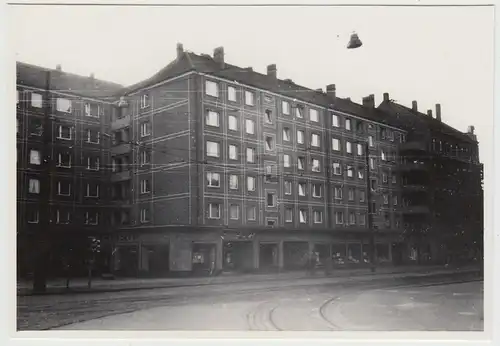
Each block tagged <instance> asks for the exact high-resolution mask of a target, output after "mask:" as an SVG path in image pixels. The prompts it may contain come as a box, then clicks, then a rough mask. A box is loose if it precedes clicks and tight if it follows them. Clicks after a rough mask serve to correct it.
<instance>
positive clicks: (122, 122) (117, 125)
mask: <svg viewBox="0 0 500 346" xmlns="http://www.w3.org/2000/svg"><path fill="white" fill-rule="evenodd" d="M130 121H131V118H130V115H126V116H124V117H122V118H116V119H114V120H113V121H112V122H111V130H112V131H116V130H119V129H121V128H124V127H127V126H129V125H130Z"/></svg>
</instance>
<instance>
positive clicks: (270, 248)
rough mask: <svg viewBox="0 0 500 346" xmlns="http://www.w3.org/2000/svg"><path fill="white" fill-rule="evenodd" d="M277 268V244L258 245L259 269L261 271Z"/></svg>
mask: <svg viewBox="0 0 500 346" xmlns="http://www.w3.org/2000/svg"><path fill="white" fill-rule="evenodd" d="M277 268H278V244H260V252H259V269H261V270H263V271H270V270H275V269H277Z"/></svg>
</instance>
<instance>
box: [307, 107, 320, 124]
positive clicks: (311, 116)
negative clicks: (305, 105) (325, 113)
mask: <svg viewBox="0 0 500 346" xmlns="http://www.w3.org/2000/svg"><path fill="white" fill-rule="evenodd" d="M309 120H311V121H314V122H316V123H317V122H319V116H318V111H317V110H316V109H309Z"/></svg>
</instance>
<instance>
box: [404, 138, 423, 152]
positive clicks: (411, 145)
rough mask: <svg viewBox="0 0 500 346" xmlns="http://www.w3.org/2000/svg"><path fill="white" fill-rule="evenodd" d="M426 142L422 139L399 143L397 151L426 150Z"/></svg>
mask: <svg viewBox="0 0 500 346" xmlns="http://www.w3.org/2000/svg"><path fill="white" fill-rule="evenodd" d="M428 150H429V148H428V147H427V143H426V142H424V141H415V140H414V141H409V142H405V143H401V144H400V145H399V151H400V152H404V151H428Z"/></svg>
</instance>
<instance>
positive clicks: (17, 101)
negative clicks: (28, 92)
mask: <svg viewBox="0 0 500 346" xmlns="http://www.w3.org/2000/svg"><path fill="white" fill-rule="evenodd" d="M20 95H21V93H20V92H19V90H17V94H16V105H17V106H19V99H20V97H19V96H20Z"/></svg>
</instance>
